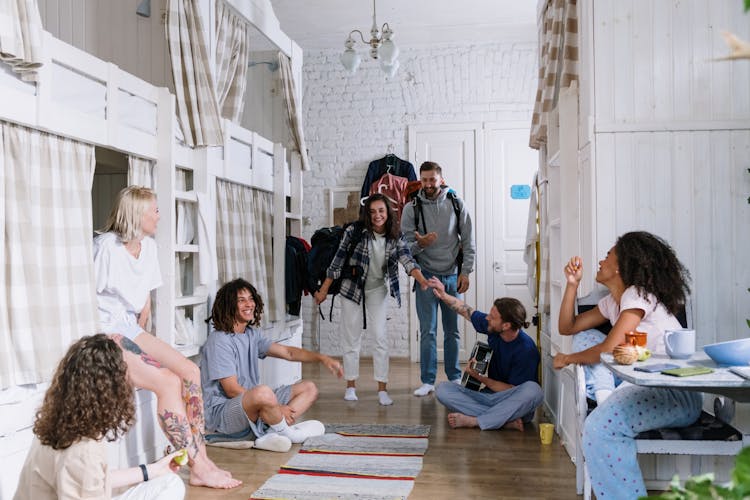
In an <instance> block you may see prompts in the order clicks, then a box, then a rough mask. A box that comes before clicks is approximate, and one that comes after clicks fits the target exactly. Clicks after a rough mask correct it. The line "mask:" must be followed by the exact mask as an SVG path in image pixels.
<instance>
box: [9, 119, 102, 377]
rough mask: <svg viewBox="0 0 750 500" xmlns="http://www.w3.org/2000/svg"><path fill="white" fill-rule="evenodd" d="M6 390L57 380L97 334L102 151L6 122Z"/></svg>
mask: <svg viewBox="0 0 750 500" xmlns="http://www.w3.org/2000/svg"><path fill="white" fill-rule="evenodd" d="M0 136H1V137H0V192H2V197H1V198H0V226H2V230H0V262H2V264H3V265H2V266H0V389H4V388H7V387H10V386H14V385H19V384H32V383H38V382H42V381H45V380H49V379H50V378H51V375H52V372H53V370H54V369H55V366H56V365H57V363H58V362H59V360H60V358H61V357H62V355H63V354H64V353H65V351H66V350H67V348H68V346H69V345H70V343H71V342H72V341H73V340H75V339H77V338H79V337H81V336H83V335H91V334H93V333H96V330H97V313H96V292H95V290H94V281H95V280H94V265H93V261H94V258H93V249H92V234H93V227H92V212H91V184H92V182H93V176H94V165H95V159H94V147H93V146H90V145H88V144H82V143H79V142H75V141H72V140H69V139H63V138H61V137H57V136H54V135H50V134H46V133H43V132H39V131H37V130H31V129H28V128H24V127H20V126H16V125H11V124H8V123H3V122H0Z"/></svg>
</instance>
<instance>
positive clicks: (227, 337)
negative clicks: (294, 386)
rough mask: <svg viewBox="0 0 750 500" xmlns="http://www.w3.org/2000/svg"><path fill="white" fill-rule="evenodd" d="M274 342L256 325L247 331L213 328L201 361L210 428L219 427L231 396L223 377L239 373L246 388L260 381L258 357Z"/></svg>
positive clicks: (240, 382) (266, 351)
mask: <svg viewBox="0 0 750 500" xmlns="http://www.w3.org/2000/svg"><path fill="white" fill-rule="evenodd" d="M271 344H273V342H272V341H271V340H270V339H268V338H266V337H264V336H263V334H261V333H260V330H258V329H256V328H251V327H247V328H246V329H245V333H226V332H219V331H216V330H214V331H212V332H211V334H210V335H209V336H208V340H206V343H205V344H204V345H203V347H202V348H201V361H200V368H201V385H202V386H203V407H204V409H205V412H206V427H207V428H209V429H215V428H217V427H218V421H219V420H218V419H219V413H220V410H221V405H222V404H223V403H225V402H226V401H227V400H228V399H230V398H229V397H228V396H227V394H226V393H225V392H224V389H223V388H222V387H221V383H220V382H219V380H220V379H223V378H226V377H231V376H233V375H236V376H237V383H239V384H240V385H241V386H242V387H244V388H245V389H252V388H253V387H255V386H256V385H259V384H260V371H259V363H258V359H263V358H265V357H266V353H268V349H269V348H270V347H271Z"/></svg>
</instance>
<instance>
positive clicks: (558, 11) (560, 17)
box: [529, 0, 578, 149]
mask: <svg viewBox="0 0 750 500" xmlns="http://www.w3.org/2000/svg"><path fill="white" fill-rule="evenodd" d="M576 4H577V0H548V2H547V6H546V9H545V11H544V22H543V23H542V25H541V26H540V27H539V28H540V29H539V81H538V86H537V91H536V101H535V102H534V114H533V116H532V118H531V136H530V137H529V147H531V148H534V149H539V148H540V147H541V146H542V145H543V144H546V143H547V116H548V113H549V112H550V111H551V110H552V109H554V107H555V105H556V104H557V96H558V94H559V92H560V89H561V88H566V87H570V84H571V83H572V82H577V81H578V12H577V10H576V9H577V5H576Z"/></svg>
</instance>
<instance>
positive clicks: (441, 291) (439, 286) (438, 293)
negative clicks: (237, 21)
mask: <svg viewBox="0 0 750 500" xmlns="http://www.w3.org/2000/svg"><path fill="white" fill-rule="evenodd" d="M427 286H429V287H430V288H432V293H434V294H435V297H437V298H439V299H442V298H443V295H445V286H444V285H443V282H442V281H440V280H439V279H437V278H436V277H434V276H433V277H432V278H430V279H428V280H427Z"/></svg>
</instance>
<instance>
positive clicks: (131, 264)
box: [94, 233, 162, 335]
mask: <svg viewBox="0 0 750 500" xmlns="http://www.w3.org/2000/svg"><path fill="white" fill-rule="evenodd" d="M94 273H95V275H96V299H97V306H98V310H99V328H100V329H101V331H102V332H104V333H123V334H126V335H127V333H128V332H124V331H122V325H123V324H125V325H133V324H136V323H137V315H138V313H140V312H141V310H142V309H143V307H144V306H145V305H146V299H147V298H148V296H149V293H151V290H153V289H155V288H157V287H159V286H161V283H162V282H161V271H160V270H159V259H158V255H157V248H156V242H155V241H154V240H153V238H143V241H142V242H141V253H140V255H139V256H138V258H137V259H136V258H135V257H133V256H132V255H130V253H129V252H128V251H127V250H126V249H125V246H124V245H123V243H122V241H120V239H119V238H118V237H117V235H116V234H114V233H104V234H100V235H99V236H97V237H96V238H94ZM118 325H119V326H118Z"/></svg>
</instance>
